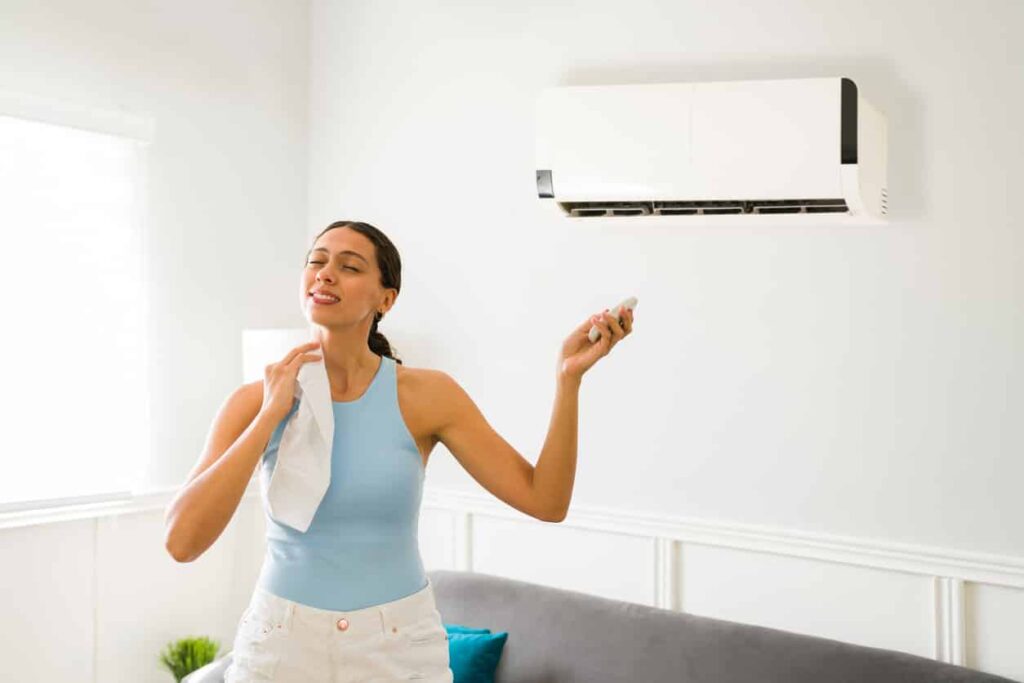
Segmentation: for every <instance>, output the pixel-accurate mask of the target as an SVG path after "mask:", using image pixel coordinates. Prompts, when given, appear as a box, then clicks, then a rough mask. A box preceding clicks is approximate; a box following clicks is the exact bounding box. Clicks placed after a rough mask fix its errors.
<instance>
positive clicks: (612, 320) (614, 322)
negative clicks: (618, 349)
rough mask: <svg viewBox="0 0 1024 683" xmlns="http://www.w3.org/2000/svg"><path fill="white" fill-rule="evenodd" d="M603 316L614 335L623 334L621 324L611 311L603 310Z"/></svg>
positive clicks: (619, 335)
mask: <svg viewBox="0 0 1024 683" xmlns="http://www.w3.org/2000/svg"><path fill="white" fill-rule="evenodd" d="M604 318H605V320H606V321H607V324H608V327H609V328H610V330H611V332H612V335H613V336H614V337H616V338H619V337H621V336H622V335H623V334H624V333H623V331H622V325H620V324H619V319H618V318H617V317H616V316H614V315H612V312H611V311H605V312H604Z"/></svg>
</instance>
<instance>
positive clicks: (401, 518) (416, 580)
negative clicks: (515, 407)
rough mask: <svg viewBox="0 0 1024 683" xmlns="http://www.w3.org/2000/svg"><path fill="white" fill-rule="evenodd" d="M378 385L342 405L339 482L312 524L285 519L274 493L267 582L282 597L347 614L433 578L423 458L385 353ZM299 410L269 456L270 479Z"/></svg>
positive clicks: (337, 423) (334, 467) (337, 410)
mask: <svg viewBox="0 0 1024 683" xmlns="http://www.w3.org/2000/svg"><path fill="white" fill-rule="evenodd" d="M380 358H381V362H380V366H379V367H378V369H377V374H376V375H374V378H373V381H372V382H371V383H370V386H369V387H368V388H367V389H366V391H365V392H364V393H363V395H362V396H360V397H359V398H357V399H355V400H354V401H332V404H333V407H334V444H333V447H332V450H331V483H330V485H329V486H328V488H327V493H326V494H324V498H323V500H322V501H321V503H320V506H319V507H318V508H317V511H316V514H315V515H314V516H313V520H312V522H311V523H310V525H309V529H308V530H307V531H306V532H305V533H302V532H300V531H297V530H295V529H293V528H291V527H289V526H286V525H283V524H279V523H278V522H276V521H275V520H274V519H273V518H271V516H270V514H269V509H268V507H267V502H266V499H264V500H263V513H264V517H265V519H266V523H267V552H266V555H265V556H264V559H263V567H262V569H261V571H260V576H259V580H258V583H259V585H260V586H262V587H263V588H265V589H266V590H268V591H270V592H271V593H273V594H275V595H279V596H281V597H283V598H287V599H289V600H293V601H295V602H299V603H302V604H305V605H311V606H313V607H319V608H320V609H329V610H337V611H345V610H354V609H361V608H363V607H369V606H371V605H379V604H381V603H383V602H390V601H392V600H397V599H399V598H403V597H405V596H407V595H412V594H413V593H415V592H416V591H418V590H420V589H422V588H425V587H426V585H427V576H426V573H425V572H424V569H423V562H422V559H421V557H420V549H419V538H418V530H419V510H420V501H421V500H422V497H423V477H424V470H423V459H422V456H421V455H420V451H419V449H418V448H417V446H416V442H415V440H414V439H413V437H412V435H411V434H410V433H409V430H408V428H407V427H406V425H405V421H404V420H403V419H402V413H401V411H400V410H399V408H398V383H397V382H396V377H397V375H396V372H395V366H396V365H397V363H396V362H395V360H394V359H392V358H388V357H387V356H381V357H380ZM298 406H299V402H298V400H296V401H295V402H294V405H293V406H292V409H291V411H290V412H289V413H288V415H286V416H285V418H284V419H283V420H281V422H280V423H279V424H278V425H277V427H276V428H275V429H274V433H273V435H272V436H271V437H270V441H269V442H268V443H267V449H266V450H265V451H264V452H263V457H262V459H261V462H260V465H259V466H260V467H262V468H264V471H263V472H261V473H260V475H261V476H267V477H269V476H270V474H271V472H272V471H273V468H274V465H275V463H276V462H277V449H278V445H279V444H280V442H281V434H282V433H283V432H284V427H285V424H286V423H287V422H288V419H289V418H290V417H291V416H292V414H293V413H294V412H295V411H296V410H297V409H298Z"/></svg>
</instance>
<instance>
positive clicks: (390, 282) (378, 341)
mask: <svg viewBox="0 0 1024 683" xmlns="http://www.w3.org/2000/svg"><path fill="white" fill-rule="evenodd" d="M334 228H349V229H351V230H355V231H356V232H358V233H359V234H361V235H363V236H365V237H366V238H368V239H369V240H370V241H371V242H373V245H374V247H375V249H374V251H376V253H377V268H378V269H379V270H380V284H381V286H382V287H384V288H386V289H391V288H394V289H395V290H397V291H399V292H400V291H402V259H401V258H399V256H398V249H396V248H395V245H394V244H393V243H392V242H391V240H390V239H388V236H387V235H385V234H384V233H383V232H381V231H380V230H378V229H377V228H375V227H373V226H372V225H370V224H369V223H361V222H359V221H335V222H333V223H331V224H330V225H328V226H327V227H326V228H324V229H323V230H322V231H321V232H320V234H319V235H317V236H316V238H315V239H314V240H313V244H314V245H315V244H316V240H318V239H320V236H321V235H323V234H324V233H325V232H327V231H328V230H333V229H334ZM383 317H384V314H383V313H381V312H380V311H375V312H374V314H373V324H372V325H371V326H370V338H369V340H368V342H369V346H370V350H371V351H373V352H374V353H375V354H377V355H378V356H387V357H388V358H391V359H393V360H394V361H395V362H396V363H398V364H399V365H401V364H402V360H401V359H400V358H396V357H395V356H394V352H393V351H392V349H391V344H390V343H389V342H388V339H387V337H385V336H384V335H383V334H381V333H380V332H378V331H377V323H379V322H380V321H381V319H382V318H383Z"/></svg>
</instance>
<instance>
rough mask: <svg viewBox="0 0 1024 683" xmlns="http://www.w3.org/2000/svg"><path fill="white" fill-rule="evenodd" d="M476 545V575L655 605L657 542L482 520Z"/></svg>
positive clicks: (553, 526)
mask: <svg viewBox="0 0 1024 683" xmlns="http://www.w3.org/2000/svg"><path fill="white" fill-rule="evenodd" d="M472 543H473V546H472V547H473V562H472V571H478V572H483V573H485V574H495V575H499V576H507V577H509V578H513V579H520V580H522V581H530V582H532V583H540V584H544V585H547V586H552V587H555V588H565V589H567V590H575V591H582V592H585V593H591V594H593V595H601V596H603V597H607V598H613V599H615V600H628V601H629V602H636V603H642V604H645V605H651V604H653V600H652V596H653V595H654V582H655V576H654V566H655V563H654V559H655V556H654V541H653V539H650V538H643V537H638V536H629V535H626V534H612V533H604V532H595V531H589V530H586V529H574V528H572V527H570V526H564V525H561V524H549V523H546V522H538V521H536V520H530V519H528V520H527V521H523V522H520V521H516V520H507V519H495V518H489V517H483V516H479V517H474V518H473V535H472Z"/></svg>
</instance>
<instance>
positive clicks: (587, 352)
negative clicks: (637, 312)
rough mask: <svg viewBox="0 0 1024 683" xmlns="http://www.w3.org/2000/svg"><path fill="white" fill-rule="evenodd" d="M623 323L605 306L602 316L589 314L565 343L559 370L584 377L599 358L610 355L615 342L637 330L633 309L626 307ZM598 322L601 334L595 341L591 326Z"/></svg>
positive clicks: (576, 377) (567, 374)
mask: <svg viewBox="0 0 1024 683" xmlns="http://www.w3.org/2000/svg"><path fill="white" fill-rule="evenodd" d="M620 315H621V317H622V324H621V325H620V324H619V321H618V320H617V319H616V318H615V316H613V315H612V314H611V311H609V310H608V309H605V310H604V311H603V312H602V313H601V314H600V315H599V316H592V317H590V318H587V320H586V322H584V323H583V324H581V325H580V326H579V327H577V328H576V329H575V330H573V331H572V334H570V335H569V336H568V337H567V338H566V340H565V342H564V343H563V344H562V356H561V358H560V360H559V365H558V367H559V372H560V373H561V375H562V377H564V378H567V379H572V380H575V381H577V382H578V381H580V380H582V379H583V373H585V372H586V371H587V370H589V369H590V368H591V367H592V366H593V365H594V363H596V362H597V361H598V359H599V358H603V357H604V356H607V355H608V353H609V352H610V351H611V350H612V349H613V348H615V345H616V344H618V343H619V342H620V341H622V340H623V338H624V337H626V336H627V335H629V334H631V333H632V332H633V311H631V310H630V309H628V308H623V309H622V311H621V313H620ZM594 325H597V328H598V329H599V330H600V331H601V338H600V339H598V340H597V341H595V342H591V341H590V339H589V338H588V336H587V335H588V334H590V328H591V327H592V326H594Z"/></svg>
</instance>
